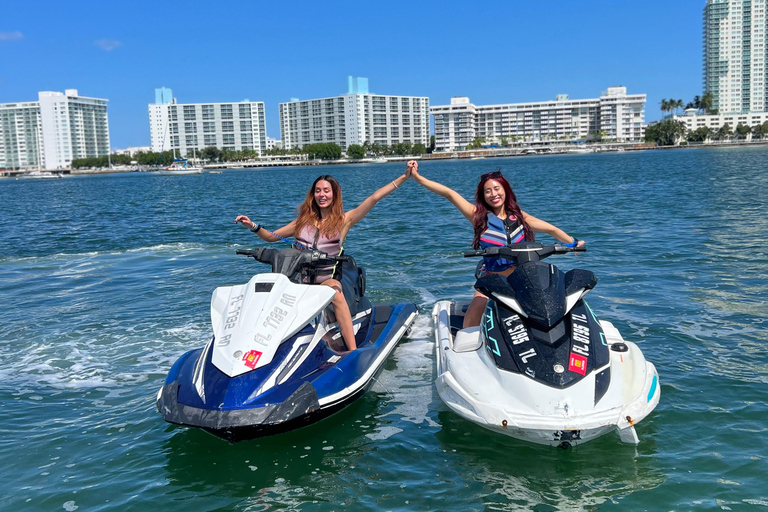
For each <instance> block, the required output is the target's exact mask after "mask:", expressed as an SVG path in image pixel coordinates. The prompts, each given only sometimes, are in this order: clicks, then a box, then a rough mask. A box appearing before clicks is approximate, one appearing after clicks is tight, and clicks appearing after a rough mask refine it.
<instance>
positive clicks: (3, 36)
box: [0, 31, 24, 41]
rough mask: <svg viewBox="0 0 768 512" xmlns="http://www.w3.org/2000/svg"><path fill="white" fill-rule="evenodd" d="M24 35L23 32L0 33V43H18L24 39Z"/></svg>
mask: <svg viewBox="0 0 768 512" xmlns="http://www.w3.org/2000/svg"><path fill="white" fill-rule="evenodd" d="M23 37H24V34H22V33H21V32H18V31H16V32H0V41H18V40H19V39H21V38H23Z"/></svg>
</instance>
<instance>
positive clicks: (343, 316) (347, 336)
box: [323, 279, 357, 351]
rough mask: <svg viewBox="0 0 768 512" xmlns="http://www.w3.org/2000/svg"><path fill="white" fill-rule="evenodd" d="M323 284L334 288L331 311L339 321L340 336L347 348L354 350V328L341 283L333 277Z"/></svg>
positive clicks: (355, 342)
mask: <svg viewBox="0 0 768 512" xmlns="http://www.w3.org/2000/svg"><path fill="white" fill-rule="evenodd" d="M323 284H324V285H325V286H330V287H331V288H333V289H334V290H336V295H334V297H333V312H334V313H335V314H336V321H337V322H338V323H339V330H340V331H341V337H342V338H344V344H345V345H346V346H347V350H350V351H351V350H355V349H356V348H357V341H355V330H354V329H353V328H352V313H350V312H349V306H347V301H346V299H344V294H343V293H342V291H341V283H340V282H338V281H337V280H335V279H329V280H327V281H325V282H324V283H323Z"/></svg>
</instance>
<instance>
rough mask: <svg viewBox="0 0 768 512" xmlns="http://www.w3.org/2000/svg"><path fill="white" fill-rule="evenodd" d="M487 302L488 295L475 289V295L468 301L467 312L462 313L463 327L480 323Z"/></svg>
mask: <svg viewBox="0 0 768 512" xmlns="http://www.w3.org/2000/svg"><path fill="white" fill-rule="evenodd" d="M487 303H488V297H486V296H485V295H483V294H482V293H480V292H477V291H476V292H475V296H474V297H472V302H470V303H469V307H468V308H467V313H466V314H465V315H464V329H466V328H467V327H476V326H478V325H480V321H481V320H482V319H483V313H484V312H485V305H486V304H487Z"/></svg>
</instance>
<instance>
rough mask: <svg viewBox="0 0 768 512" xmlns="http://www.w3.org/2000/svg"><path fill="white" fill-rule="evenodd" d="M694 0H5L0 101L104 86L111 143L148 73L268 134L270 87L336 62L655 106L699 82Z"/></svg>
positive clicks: (306, 91) (387, 90)
mask: <svg viewBox="0 0 768 512" xmlns="http://www.w3.org/2000/svg"><path fill="white" fill-rule="evenodd" d="M704 3H705V1H704V0H667V1H660V0H645V1H643V2H636V1H629V0H579V1H575V0H545V1H542V2H532V1H521V0H508V1H506V2H492V1H491V2H478V3H475V2H455V1H444V2H439V3H438V2H419V1H417V0H411V1H401V0H394V1H389V2H381V3H376V2H372V3H367V2H361V1H357V2H346V1H344V2H334V1H332V0H329V1H326V2H317V1H311V2H305V1H303V0H299V1H294V2H264V1H252V2H193V1H186V2H180V1H176V0H169V1H164V2H157V1H154V2H147V1H144V0H138V1H131V2H124V1H101V2H93V1H79V2H56V3H54V2H50V1H36V0H29V1H16V0H5V1H4V2H3V6H2V9H1V11H2V14H1V15H0V103H8V102H17V101H32V100H36V99H37V92H38V91H44V90H52V91H64V90H65V89H78V91H79V93H80V94H81V95H82V96H91V97H96V98H106V99H108V100H109V118H110V134H111V138H112V147H113V148H124V147H128V146H142V145H149V123H148V119H147V104H149V103H150V102H153V101H154V89H155V88H156V87H162V86H165V87H169V88H171V89H173V95H174V97H176V98H177V99H178V101H179V102H180V103H197V102H227V101H241V100H243V99H246V98H247V99H250V100H251V101H263V102H264V103H265V106H266V115H267V134H268V135H269V136H270V137H275V138H278V137H279V136H280V124H279V118H278V103H280V102H284V101H289V100H290V98H292V97H295V98H300V99H312V98H321V97H327V96H335V95H339V94H344V93H345V92H346V77H347V76H348V75H353V76H363V77H368V79H369V83H370V90H371V92H374V93H379V94H396V95H413V96H429V99H430V104H432V105H443V104H446V103H448V102H449V101H450V98H451V97H452V96H469V98H470V100H471V101H472V102H473V103H475V104H478V105H482V104H496V103H517V102H524V101H540V100H546V99H554V97H555V95H557V94H560V93H564V94H569V95H570V97H571V98H595V97H597V96H598V95H599V94H600V92H601V91H604V90H605V88H606V87H609V86H612V85H624V86H626V87H627V89H628V92H630V93H646V94H647V95H648V103H647V104H646V121H652V120H655V119H659V118H660V117H661V113H660V111H659V102H660V101H661V99H662V98H675V99H682V100H683V101H685V102H688V101H690V100H691V99H692V98H693V96H694V95H697V94H701V87H702V80H701V69H702V40H701V31H702V9H703V7H704Z"/></svg>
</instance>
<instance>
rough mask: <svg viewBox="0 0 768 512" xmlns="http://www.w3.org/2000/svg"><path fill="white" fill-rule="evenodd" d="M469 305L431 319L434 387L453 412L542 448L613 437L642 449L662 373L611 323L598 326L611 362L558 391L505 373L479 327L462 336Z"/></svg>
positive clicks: (438, 311)
mask: <svg viewBox="0 0 768 512" xmlns="http://www.w3.org/2000/svg"><path fill="white" fill-rule="evenodd" d="M467 305H468V303H455V302H453V301H441V302H438V303H437V304H436V305H435V307H434V309H433V312H432V318H433V321H434V328H435V360H436V366H437V379H436V388H437V391H438V394H439V395H440V398H441V399H442V400H443V402H444V403H445V404H446V405H447V406H448V407H449V408H450V409H451V410H453V411H454V412H456V413H457V414H459V415H460V416H462V417H464V418H465V419H467V420H469V421H472V422H474V423H476V424H478V425H480V426H482V427H484V428H487V429H489V430H492V431H494V432H497V433H499V434H503V435H507V436H510V437H514V438H516V439H521V440H523V441H528V442H533V443H537V444H545V445H551V446H562V447H567V446H571V445H576V444H579V443H584V442H587V441H590V440H592V439H595V438H597V437H600V436H602V435H604V434H607V433H609V432H614V431H615V432H617V433H618V434H619V436H620V438H621V440H622V441H624V442H627V443H633V444H636V443H637V442H638V438H637V434H636V432H635V429H634V425H635V424H636V423H637V422H639V421H641V420H642V419H643V418H645V417H646V416H647V415H648V414H649V413H650V412H651V411H652V410H653V409H654V408H655V407H656V405H657V404H658V402H659V398H660V388H659V384H658V374H657V372H656V368H655V367H654V365H653V364H652V363H650V362H648V361H646V360H645V358H644V357H643V355H642V352H641V351H640V349H639V348H638V347H637V345H635V344H634V343H631V342H628V341H625V340H624V339H623V338H622V337H621V335H620V334H619V332H618V330H616V328H615V327H613V325H612V324H610V322H605V321H600V327H601V328H602V330H603V337H604V339H605V342H606V343H607V345H608V348H609V353H610V358H609V361H608V363H607V364H606V365H604V366H602V367H600V368H596V369H594V370H592V371H591V372H590V373H588V374H586V375H585V376H584V378H582V379H581V380H579V381H578V382H576V383H575V384H573V385H569V386H567V387H565V388H558V387H556V386H547V385H543V384H541V383H540V382H537V381H536V380H534V379H533V378H531V377H530V376H528V375H525V374H523V373H515V372H510V371H506V370H504V369H501V368H499V367H498V366H497V365H496V363H495V361H494V358H493V357H492V355H491V354H490V349H489V348H488V347H487V345H486V344H485V343H484V341H483V337H482V333H481V330H480V328H469V329H460V328H461V325H462V322H463V312H464V311H466V307H467ZM598 389H600V390H601V391H600V392H599V393H598V392H597V391H596V390H598Z"/></svg>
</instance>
